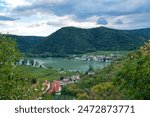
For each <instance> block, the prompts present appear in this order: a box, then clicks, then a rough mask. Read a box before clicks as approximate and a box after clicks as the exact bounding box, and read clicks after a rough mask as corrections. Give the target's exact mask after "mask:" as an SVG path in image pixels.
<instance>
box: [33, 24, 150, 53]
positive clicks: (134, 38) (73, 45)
mask: <svg viewBox="0 0 150 117" xmlns="http://www.w3.org/2000/svg"><path fill="white" fill-rule="evenodd" d="M148 38H150V29H141V30H130V31H129V30H116V29H110V28H105V27H99V28H92V29H81V28H76V27H65V28H61V29H60V30H58V31H56V32H55V33H53V34H51V35H50V36H48V37H46V40H45V41H44V42H43V43H41V44H40V45H38V46H37V48H34V52H36V53H47V52H48V53H52V54H54V53H57V54H58V55H61V54H76V53H84V52H90V51H97V50H133V49H136V48H137V47H139V46H141V45H143V43H144V42H145V41H147V40H148Z"/></svg>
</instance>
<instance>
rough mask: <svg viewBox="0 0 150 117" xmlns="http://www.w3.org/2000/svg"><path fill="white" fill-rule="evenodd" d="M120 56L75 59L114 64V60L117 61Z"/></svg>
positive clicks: (76, 58)
mask: <svg viewBox="0 0 150 117" xmlns="http://www.w3.org/2000/svg"><path fill="white" fill-rule="evenodd" d="M117 58H118V56H116V55H114V54H111V55H109V56H106V55H97V56H95V55H83V56H81V57H75V60H81V61H95V62H112V60H115V59H117Z"/></svg>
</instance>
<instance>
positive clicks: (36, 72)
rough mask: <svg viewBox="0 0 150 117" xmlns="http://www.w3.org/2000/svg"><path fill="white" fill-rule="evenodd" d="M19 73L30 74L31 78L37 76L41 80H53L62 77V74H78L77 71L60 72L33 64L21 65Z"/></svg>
mask: <svg viewBox="0 0 150 117" xmlns="http://www.w3.org/2000/svg"><path fill="white" fill-rule="evenodd" d="M19 73H20V74H21V75H22V76H23V77H25V76H28V77H30V78H35V79H37V80H39V81H44V80H49V81H53V80H56V79H60V77H62V76H70V75H75V74H76V73H75V72H65V71H64V72H60V71H57V70H54V69H51V68H49V69H45V68H38V67H31V66H19Z"/></svg>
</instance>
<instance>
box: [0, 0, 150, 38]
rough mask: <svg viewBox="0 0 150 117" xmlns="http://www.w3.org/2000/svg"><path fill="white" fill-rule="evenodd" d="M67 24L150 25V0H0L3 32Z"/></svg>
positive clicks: (43, 31)
mask: <svg viewBox="0 0 150 117" xmlns="http://www.w3.org/2000/svg"><path fill="white" fill-rule="evenodd" d="M67 26H75V27H79V28H94V27H100V26H104V27H109V28H116V29H139V28H150V0H0V33H9V34H16V35H35V36H48V35H50V34H51V33H53V32H55V31H56V30H58V29H60V28H62V27H67Z"/></svg>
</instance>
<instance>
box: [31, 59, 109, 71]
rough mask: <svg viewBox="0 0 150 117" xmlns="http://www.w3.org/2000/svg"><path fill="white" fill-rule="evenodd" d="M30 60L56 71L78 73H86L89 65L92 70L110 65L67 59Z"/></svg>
mask: <svg viewBox="0 0 150 117" xmlns="http://www.w3.org/2000/svg"><path fill="white" fill-rule="evenodd" d="M31 59H34V60H37V61H38V62H39V63H40V64H42V65H44V66H46V67H52V68H54V69H57V70H61V69H64V70H67V71H80V72H85V71H87V70H88V69H89V66H90V65H91V66H92V67H93V68H94V69H102V68H103V67H105V66H107V65H109V64H110V63H105V62H94V61H80V60H74V59H67V58H31Z"/></svg>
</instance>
